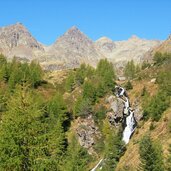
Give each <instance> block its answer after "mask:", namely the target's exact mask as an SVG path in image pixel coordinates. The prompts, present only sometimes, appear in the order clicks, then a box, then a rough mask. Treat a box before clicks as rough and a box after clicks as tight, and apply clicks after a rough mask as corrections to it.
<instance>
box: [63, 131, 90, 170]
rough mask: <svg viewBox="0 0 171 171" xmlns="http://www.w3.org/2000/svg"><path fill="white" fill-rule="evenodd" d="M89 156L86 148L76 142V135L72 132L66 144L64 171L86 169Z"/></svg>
mask: <svg viewBox="0 0 171 171" xmlns="http://www.w3.org/2000/svg"><path fill="white" fill-rule="evenodd" d="M89 158H90V156H89V155H88V153H87V151H86V149H84V148H83V147H81V146H80V145H79V144H78V141H77V139H76V137H75V136H74V135H73V134H72V135H71V137H70V143H69V146H68V150H67V154H66V158H65V160H64V162H65V164H64V168H63V170H66V171H86V170H88V168H87V164H88V161H89Z"/></svg>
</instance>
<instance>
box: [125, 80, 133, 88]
mask: <svg viewBox="0 0 171 171" xmlns="http://www.w3.org/2000/svg"><path fill="white" fill-rule="evenodd" d="M125 88H126V89H127V90H131V89H133V86H132V84H131V82H130V80H128V82H127V83H126V84H125Z"/></svg>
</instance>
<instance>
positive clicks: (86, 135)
mask: <svg viewBox="0 0 171 171" xmlns="http://www.w3.org/2000/svg"><path fill="white" fill-rule="evenodd" d="M76 125H77V127H76V128H75V130H76V133H77V137H78V141H79V143H80V145H81V146H82V147H84V148H86V149H87V150H88V153H89V154H94V153H95V151H94V147H93V146H94V145H95V143H96V141H97V140H98V139H99V138H100V137H101V133H100V131H99V130H98V127H97V126H96V125H95V123H94V120H93V118H92V115H89V116H88V117H87V118H84V119H82V118H79V119H78V120H77V124H76Z"/></svg>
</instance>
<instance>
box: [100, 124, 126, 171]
mask: <svg viewBox="0 0 171 171" xmlns="http://www.w3.org/2000/svg"><path fill="white" fill-rule="evenodd" d="M103 132H104V135H105V157H104V158H105V161H104V166H103V171H113V170H114V169H115V168H116V165H117V163H118V162H119V158H120V157H121V156H122V154H123V153H124V148H123V142H122V140H121V136H120V135H119V134H118V133H117V132H116V131H114V130H113V129H111V128H110V125H109V123H108V122H105V123H104V128H103Z"/></svg>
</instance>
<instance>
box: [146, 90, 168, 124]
mask: <svg viewBox="0 0 171 171" xmlns="http://www.w3.org/2000/svg"><path fill="white" fill-rule="evenodd" d="M169 104H170V103H169V98H168V96H167V95H166V93H164V92H158V93H157V94H156V95H155V96H153V97H152V98H151V100H150V102H149V103H148V104H147V105H146V106H144V118H145V119H148V118H149V117H151V118H152V119H153V120H155V121H159V119H160V118H161V116H162V113H163V112H164V111H165V110H166V109H167V108H168V107H169Z"/></svg>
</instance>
